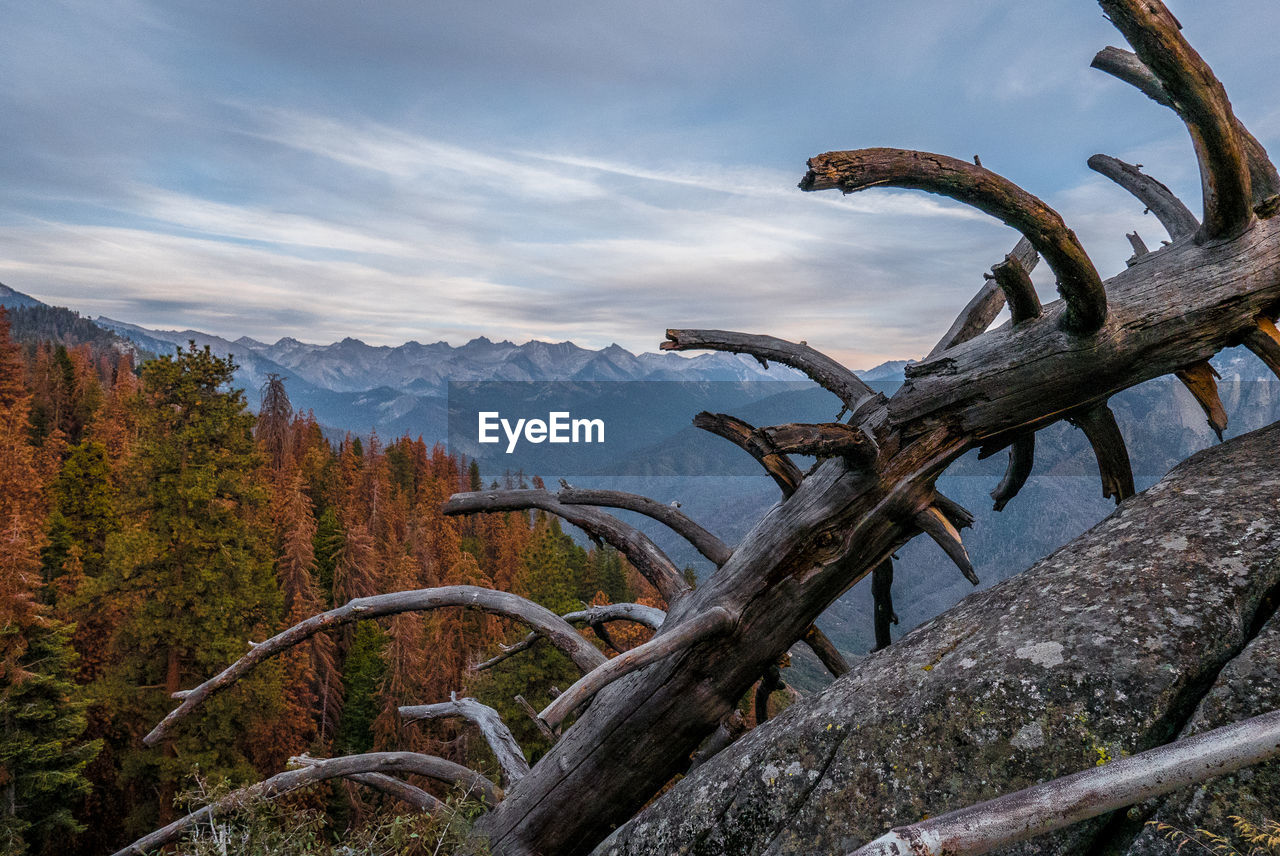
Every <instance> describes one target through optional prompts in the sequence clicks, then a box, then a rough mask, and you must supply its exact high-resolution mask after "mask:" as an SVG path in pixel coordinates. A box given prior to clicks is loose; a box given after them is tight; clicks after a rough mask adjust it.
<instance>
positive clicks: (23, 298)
mask: <svg viewBox="0 0 1280 856" xmlns="http://www.w3.org/2000/svg"><path fill="white" fill-rule="evenodd" d="M45 305H47V304H45V303H44V302H43V301H40V300H36V299H35V298H34V297H32V296H31V295H30V294H23V293H22V292H21V291H18V290H16V289H13V288H10V287H9V286H7V285H5V284H4V283H3V282H0V306H3V307H5V308H6V309H26V308H29V307H31V306H45Z"/></svg>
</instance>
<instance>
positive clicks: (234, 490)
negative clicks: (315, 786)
mask: <svg viewBox="0 0 1280 856" xmlns="http://www.w3.org/2000/svg"><path fill="white" fill-rule="evenodd" d="M233 370H234V365H233V364H232V363H231V361H230V360H224V359H221V358H219V357H217V356H215V355H213V354H212V353H211V352H210V351H209V349H208V348H207V347H206V348H204V349H197V348H196V347H195V345H194V344H193V345H192V346H191V348H190V349H189V350H185V351H184V350H179V351H178V353H177V354H176V355H174V356H168V357H162V358H160V359H156V360H153V361H151V362H148V363H147V364H146V365H144V367H143V370H142V380H143V384H142V396H143V398H144V403H145V406H144V407H143V408H142V409H141V411H140V414H141V415H140V417H139V418H140V425H139V439H138V441H137V443H136V445H135V447H134V454H133V457H132V460H131V461H130V467H129V470H130V473H131V476H132V478H131V479H130V482H129V484H128V489H127V491H126V495H125V497H124V501H125V505H126V509H127V512H128V519H129V520H130V525H129V526H128V527H127V528H126V529H125V530H123V531H122V532H121V533H119V534H118V535H117V536H114V537H112V538H111V539H109V546H108V551H107V552H108V563H109V567H110V571H109V573H107V574H106V575H104V577H103V579H102V580H101V581H100V582H99V586H100V588H101V590H102V591H103V592H104V593H105V594H107V595H108V596H110V597H112V598H114V599H117V600H118V602H120V603H122V604H124V606H123V608H124V609H125V615H124V616H123V620H122V622H121V626H120V627H119V628H118V631H117V633H116V639H115V641H114V646H113V652H112V653H113V655H114V658H115V662H114V663H113V664H112V666H111V668H110V669H109V671H108V674H106V675H104V676H103V678H102V679H101V680H100V681H99V682H98V684H99V685H100V686H98V688H97V689H98V692H99V694H100V695H101V696H102V697H103V698H104V699H105V701H106V704H107V707H108V710H109V712H110V714H111V716H112V717H113V720H114V722H116V723H117V725H118V726H119V727H120V728H121V730H122V731H123V735H117V736H118V737H119V736H126V737H128V738H132V739H136V738H137V737H139V736H141V735H140V733H139V732H140V731H143V730H145V729H146V727H148V724H149V723H154V722H156V721H158V720H159V719H160V718H161V717H162V716H163V715H164V714H165V713H166V712H167V711H168V710H169V708H170V706H171V701H170V696H171V695H172V693H174V692H176V691H177V690H179V689H182V688H184V687H186V686H191V685H194V684H195V683H198V682H199V681H202V680H204V679H205V678H207V677H208V676H209V675H211V674H215V673H216V672H217V671H218V670H219V669H221V668H223V667H224V666H226V665H227V664H228V663H230V662H232V661H233V660H235V659H236V658H238V657H239V656H240V655H241V654H242V653H243V652H244V650H245V648H246V645H247V643H248V642H249V641H250V640H252V639H254V638H262V636H263V635H264V634H266V633H268V632H269V631H270V630H271V629H272V628H274V627H276V626H278V622H279V620H280V619H281V614H280V613H281V602H280V601H281V598H280V593H279V591H278V589H277V585H276V581H275V579H274V577H273V574H272V567H271V564H272V563H271V556H270V545H269V535H268V531H267V528H266V525H265V520H264V519H263V517H264V515H263V509H262V506H263V504H264V501H265V499H266V494H265V491H264V490H263V489H262V487H261V485H260V484H259V483H258V482H257V481H256V480H255V478H254V476H255V473H256V472H257V467H258V461H259V459H258V456H257V452H256V449H255V447H254V442H253V437H252V427H253V417H252V415H251V414H249V413H248V412H247V411H246V410H245V406H244V398H243V396H242V394H241V393H240V391H238V390H235V391H231V390H229V389H228V388H227V387H228V384H229V383H230V381H231V377H232V372H233ZM279 671H280V670H279V664H278V663H276V664H272V665H271V667H269V668H267V669H265V670H263V671H262V673H261V674H260V675H258V676H255V677H254V679H253V681H251V682H250V684H249V685H247V686H246V687H245V689H244V690H243V691H241V692H237V693H234V694H228V696H229V697H228V698H227V699H225V700H218V701H215V702H214V704H213V705H211V706H210V708H209V710H208V712H207V714H206V716H205V717H204V718H203V719H202V723H201V732H200V733H199V734H192V733H179V734H177V735H175V736H174V737H173V738H171V739H170V740H169V741H167V743H166V744H165V746H164V747H163V750H162V751H159V752H158V751H151V750H140V749H134V748H132V747H129V746H121V747H119V751H120V753H121V764H122V766H123V777H122V778H123V782H124V783H125V786H126V788H130V787H132V788H134V792H133V793H131V794H130V795H129V796H130V797H131V799H132V800H133V803H134V805H133V808H134V809H135V815H136V818H135V822H136V824H137V825H147V824H150V823H154V821H155V818H156V815H157V814H158V815H159V817H160V818H161V819H163V818H165V817H167V816H169V815H170V814H171V812H172V800H173V794H174V793H175V792H176V790H177V787H178V785H179V783H180V782H181V780H182V779H183V777H184V776H186V775H187V774H189V773H190V771H191V770H192V767H193V765H199V767H200V769H201V772H202V773H203V774H204V775H206V776H213V777H219V776H231V777H234V778H249V777H251V776H253V775H255V772H254V770H253V768H252V765H251V760H253V759H258V760H266V759H270V758H272V757H273V756H274V755H275V754H277V752H278V749H277V747H274V746H271V745H269V743H257V744H255V742H254V740H255V735H261V734H262V733H264V729H261V728H259V726H260V725H261V724H263V723H264V722H269V721H270V720H271V719H273V718H274V717H276V716H277V715H278V714H279V707H280V687H279V683H278V682H279ZM236 696H238V697H236ZM267 733H269V732H267ZM264 766H265V764H264ZM143 783H145V791H150V792H152V793H154V792H155V789H156V788H159V800H158V804H157V802H156V801H154V799H153V800H151V801H148V800H146V799H145V797H144V796H143V793H144V788H143ZM148 802H149V803H150V805H149V806H148Z"/></svg>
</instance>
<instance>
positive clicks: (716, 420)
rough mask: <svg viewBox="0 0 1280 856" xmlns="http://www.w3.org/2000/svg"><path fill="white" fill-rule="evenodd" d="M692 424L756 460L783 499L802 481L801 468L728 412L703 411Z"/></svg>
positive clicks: (794, 490) (793, 491)
mask: <svg viewBox="0 0 1280 856" xmlns="http://www.w3.org/2000/svg"><path fill="white" fill-rule="evenodd" d="M693 425H694V427H695V428H701V429H702V430H703V431H710V432H711V433H712V434H715V435H716V436H717V437H723V438H724V439H726V440H728V441H729V442H730V443H733V444H734V445H735V446H737V447H738V448H740V449H743V450H744V451H746V452H747V454H749V455H751V457H753V458H755V459H756V460H757V461H759V462H760V464H761V466H763V467H764V468H765V471H766V472H768V473H769V475H771V476H773V480H774V481H775V482H777V483H778V487H779V488H781V489H782V495H783V496H791V494H793V493H795V492H796V488H797V487H799V486H800V482H801V481H803V480H804V476H803V475H802V474H801V473H800V468H799V467H797V466H796V465H795V464H793V463H792V462H791V459H790V458H788V457H787V456H786V455H784V454H781V453H780V452H778V450H777V449H775V448H773V445H772V444H771V443H769V441H768V440H767V439H766V438H765V437H763V436H762V435H761V434H760V433H759V432H758V431H756V429H755V428H753V427H751V426H750V425H748V424H747V423H746V422H743V421H742V420H741V419H739V418H737V417H736V416H730V415H728V414H727V413H707V412H706V411H705V410H704V411H703V412H702V413H699V414H698V415H697V416H695V417H693Z"/></svg>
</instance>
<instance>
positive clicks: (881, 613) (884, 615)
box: [871, 559, 898, 654]
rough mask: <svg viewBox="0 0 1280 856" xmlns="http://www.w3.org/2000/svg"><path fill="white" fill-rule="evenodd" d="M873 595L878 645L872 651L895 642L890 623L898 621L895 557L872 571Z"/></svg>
mask: <svg viewBox="0 0 1280 856" xmlns="http://www.w3.org/2000/svg"><path fill="white" fill-rule="evenodd" d="M871 597H872V600H873V601H874V602H875V628H876V647H874V648H872V649H871V653H873V654H874V653H875V652H876V651H880V650H882V649H884V648H888V647H889V645H890V644H892V642H893V638H892V637H891V636H890V634H889V625H890V624H897V623H898V614H897V613H896V612H894V611H893V559H885V560H884V561H883V562H881V563H880V564H878V565H876V566H875V568H874V569H873V570H872V571H871Z"/></svg>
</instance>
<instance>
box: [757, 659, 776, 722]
mask: <svg viewBox="0 0 1280 856" xmlns="http://www.w3.org/2000/svg"><path fill="white" fill-rule="evenodd" d="M781 688H782V670H781V669H779V668H778V666H777V664H776V663H775V664H774V665H772V666H770V667H769V668H767V669H765V670H764V675H763V676H762V677H761V678H760V683H759V684H757V685H756V697H755V708H756V725H763V724H764V723H766V722H768V721H769V696H771V695H773V694H774V692H775V691H777V690H779V689H781Z"/></svg>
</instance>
